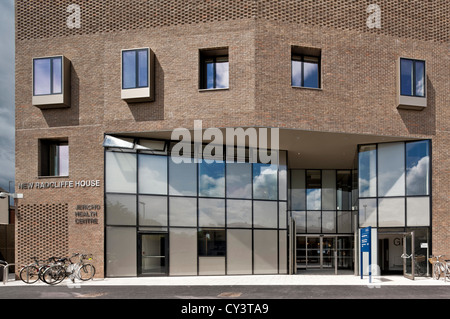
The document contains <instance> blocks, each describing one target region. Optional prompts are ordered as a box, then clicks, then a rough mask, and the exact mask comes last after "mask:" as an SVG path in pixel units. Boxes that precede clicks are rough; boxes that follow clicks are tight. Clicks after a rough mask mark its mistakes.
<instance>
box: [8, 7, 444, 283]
mask: <svg viewBox="0 0 450 319" xmlns="http://www.w3.org/2000/svg"><path fill="white" fill-rule="evenodd" d="M72 3H75V4H79V5H80V7H81V13H82V16H81V28H79V29H69V28H68V27H67V26H66V18H67V17H68V16H69V15H70V13H67V12H66V8H67V6H68V5H70V4H72ZM377 3H378V4H379V5H380V7H381V10H382V27H381V29H376V28H374V29H369V28H368V27H367V25H366V19H367V17H368V15H369V14H368V13H367V12H366V9H367V5H368V3H367V2H365V1H344V0H339V1H334V0H321V1H317V0H305V1H294V0H292V1H290V0H289V1H256V0H245V1H236V0H228V1H171V0H165V1H153V0H150V1H142V0H133V1H112V0H105V1H78V0H58V1H24V0H17V1H16V26H17V31H16V191H18V190H17V188H18V184H20V183H36V182H42V183H45V182H60V181H66V180H70V181H74V182H75V181H80V180H99V181H100V185H101V186H100V187H74V188H69V189H65V190H64V191H63V190H61V189H53V188H45V189H36V188H34V189H21V190H20V192H22V193H24V199H23V200H22V201H21V204H20V206H19V216H18V217H17V221H16V225H17V226H16V227H17V228H16V230H17V232H18V234H17V235H16V236H17V237H16V239H17V240H16V243H17V247H18V249H17V250H16V263H18V264H21V263H25V262H28V261H29V258H30V257H32V255H36V254H38V253H39V252H41V253H42V254H44V253H45V252H44V250H52V253H55V254H56V253H61V254H64V253H69V252H73V251H86V249H88V250H89V252H91V253H93V254H94V257H95V261H96V266H97V272H98V274H99V275H100V276H102V275H103V274H104V273H103V264H104V260H103V259H104V250H103V245H104V224H103V223H104V221H103V207H104V203H103V201H104V198H103V197H104V193H103V186H104V180H103V176H104V172H103V171H104V156H103V148H102V147H101V144H102V141H103V136H104V134H105V133H118V132H152V131H171V130H172V129H174V128H177V127H186V128H192V127H193V123H194V120H196V119H202V120H203V127H239V126H242V127H246V126H262V127H280V128H287V129H297V130H305V131H318V132H332V133H354V134H364V135H376V136H380V137H390V138H391V137H398V139H399V140H402V139H409V138H427V139H431V140H432V142H433V143H432V144H433V148H432V149H433V153H432V156H433V162H432V169H433V174H432V181H433V184H432V194H433V204H432V214H433V217H432V235H433V254H448V255H450V250H449V245H448V243H449V242H450V215H449V212H448V207H449V188H450V178H449V176H450V174H449V167H450V162H449V161H450V160H449V156H448V155H449V154H448V147H449V145H450V136H449V132H450V129H449V125H450V124H449V123H450V113H449V111H448V105H449V104H450V103H449V102H450V101H449V97H450V89H449V76H450V69H449V67H450V64H449V56H448V48H449V47H448V40H449V35H450V31H449V25H450V20H449V17H450V6H449V5H448V1H446V0H435V1H422V0H413V1H404V0H396V1H388V0H383V1H377ZM292 45H296V46H304V47H313V48H319V49H321V52H322V89H320V90H308V89H296V88H292V87H291V84H290V80H291V78H290V72H291V70H290V67H291V65H290V55H291V46H292ZM136 47H150V48H151V49H152V50H153V51H154V53H155V57H156V65H155V72H156V86H155V88H156V97H155V101H154V102H146V103H126V102H125V101H123V100H121V97H120V76H121V70H120V50H121V49H125V48H136ZM216 47H228V50H229V51H228V52H229V63H230V88H229V89H228V90H223V91H215V92H201V91H199V90H198V54H199V49H202V48H216ZM52 55H64V56H66V57H67V58H68V59H69V60H70V61H71V63H72V76H71V84H72V91H71V92H72V106H71V108H69V109H52V110H41V109H39V108H37V107H34V106H32V105H31V97H32V90H31V87H32V63H31V61H32V58H33V57H40V56H52ZM399 57H409V58H417V59H423V60H425V61H426V67H427V88H428V107H427V108H426V109H425V110H423V111H411V110H399V109H397V105H396V81H397V76H398V75H397V74H396V72H397V71H396V61H397V60H398V58H399ZM61 137H64V138H68V140H69V144H70V167H69V177H67V178H39V176H38V139H43V138H61ZM81 204H85V205H100V206H101V209H100V211H98V224H77V223H76V221H75V219H76V215H75V212H76V210H77V205H81ZM47 206H48V207H49V209H48V210H45V209H44V208H45V207H47ZM54 207H57V209H56V208H54ZM61 215H62V216H61ZM61 218H62V220H60V219H61ZM46 223H50V224H52V227H53V228H50V229H51V230H50V231H45V230H46V229H47V225H46ZM36 229H40V230H42V231H39V232H37V231H36V232H34V233H33V232H32V231H35V230H36ZM24 232H26V233H27V234H24ZM29 232H30V234H34V236H35V238H36V239H39V240H38V241H37V240H31V238H29V236H30V235H29V234H28V233H29ZM47 236H50V237H49V238H47ZM41 240H49V241H52V240H53V241H55V242H53V243H51V244H50V243H48V244H46V245H45V246H42V247H46V249H44V248H41V249H42V250H41V251H39V250H38V248H37V247H36V242H40V241H41ZM54 245H56V246H54ZM41 257H42V258H45V257H48V256H41Z"/></svg>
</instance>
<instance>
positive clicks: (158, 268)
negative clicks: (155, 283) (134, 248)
mask: <svg viewBox="0 0 450 319" xmlns="http://www.w3.org/2000/svg"><path fill="white" fill-rule="evenodd" d="M167 247H168V246H167V234H166V233H140V234H139V241H138V249H139V254H138V256H139V260H138V274H139V275H141V276H157V275H164V276H165V275H167V274H168V273H167V271H168V267H167V266H168V263H167Z"/></svg>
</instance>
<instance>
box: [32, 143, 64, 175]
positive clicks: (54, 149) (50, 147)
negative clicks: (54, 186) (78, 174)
mask: <svg viewBox="0 0 450 319" xmlns="http://www.w3.org/2000/svg"><path fill="white" fill-rule="evenodd" d="M39 148H40V149H39V152H40V155H39V156H40V161H39V176H68V175H69V144H68V142H67V140H40V141H39Z"/></svg>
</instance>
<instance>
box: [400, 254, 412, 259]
mask: <svg viewBox="0 0 450 319" xmlns="http://www.w3.org/2000/svg"><path fill="white" fill-rule="evenodd" d="M411 256H412V254H411V255H409V256H408V255H407V254H402V255H401V256H400V257H401V258H404V259H406V258H411Z"/></svg>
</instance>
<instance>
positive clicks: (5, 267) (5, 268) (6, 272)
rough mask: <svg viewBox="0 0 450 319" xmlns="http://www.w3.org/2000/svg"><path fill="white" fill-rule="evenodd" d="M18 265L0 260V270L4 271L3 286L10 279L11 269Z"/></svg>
mask: <svg viewBox="0 0 450 319" xmlns="http://www.w3.org/2000/svg"><path fill="white" fill-rule="evenodd" d="M15 265H16V264H8V263H7V262H6V261H3V260H0V269H1V271H3V285H6V283H7V282H8V277H9V267H11V266H15Z"/></svg>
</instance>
